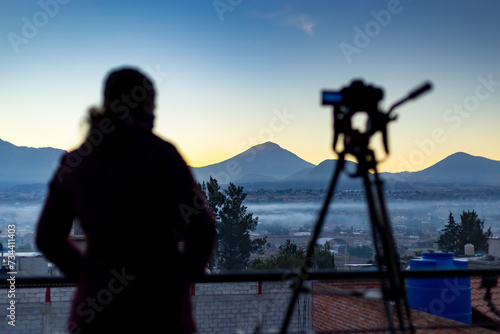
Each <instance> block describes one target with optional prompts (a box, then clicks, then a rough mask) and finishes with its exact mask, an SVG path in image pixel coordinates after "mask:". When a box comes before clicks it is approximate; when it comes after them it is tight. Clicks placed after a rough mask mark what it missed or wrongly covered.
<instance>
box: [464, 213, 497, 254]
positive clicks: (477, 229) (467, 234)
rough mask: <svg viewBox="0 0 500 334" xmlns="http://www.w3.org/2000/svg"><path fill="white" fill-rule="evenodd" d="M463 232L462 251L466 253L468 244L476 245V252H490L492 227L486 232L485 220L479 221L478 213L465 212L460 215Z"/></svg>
mask: <svg viewBox="0 0 500 334" xmlns="http://www.w3.org/2000/svg"><path fill="white" fill-rule="evenodd" d="M460 221H461V223H462V231H461V233H460V238H459V240H460V247H461V249H460V251H461V252H463V251H464V247H465V245H466V244H472V245H474V249H475V251H476V252H487V251H488V238H489V237H491V235H492V233H491V227H490V228H488V230H487V231H486V232H484V219H483V220H481V219H479V217H478V215H477V213H476V211H474V210H472V211H467V212H465V211H463V213H462V214H461V215H460Z"/></svg>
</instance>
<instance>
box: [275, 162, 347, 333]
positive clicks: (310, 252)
mask: <svg viewBox="0 0 500 334" xmlns="http://www.w3.org/2000/svg"><path fill="white" fill-rule="evenodd" d="M344 163H345V154H342V153H341V154H339V159H338V160H337V166H336V167H335V172H334V174H333V177H332V180H331V182H330V186H329V187H328V192H327V194H326V197H325V200H324V203H323V207H322V208H321V213H320V216H319V219H318V221H317V222H316V225H315V227H314V233H313V235H312V237H311V239H310V240H309V245H308V247H307V251H306V258H305V259H304V263H303V264H302V266H301V268H300V275H299V281H298V285H297V287H296V288H295V290H294V291H293V294H292V299H291V300H290V304H289V305H288V310H287V313H286V316H285V320H284V321H283V325H282V327H281V333H282V334H285V333H286V331H287V329H288V324H289V323H290V319H291V318H292V313H293V308H294V307H295V303H296V301H297V298H298V296H299V293H300V292H301V291H302V284H303V282H304V280H305V279H307V277H308V275H309V274H308V270H309V269H310V263H311V261H312V259H313V257H314V247H315V246H316V242H317V241H318V238H319V235H320V234H321V230H322V228H323V222H324V220H325V217H326V214H327V212H328V206H329V204H330V202H331V200H332V197H333V194H334V192H335V188H336V186H337V183H338V179H339V176H340V172H341V171H342V169H343V168H344Z"/></svg>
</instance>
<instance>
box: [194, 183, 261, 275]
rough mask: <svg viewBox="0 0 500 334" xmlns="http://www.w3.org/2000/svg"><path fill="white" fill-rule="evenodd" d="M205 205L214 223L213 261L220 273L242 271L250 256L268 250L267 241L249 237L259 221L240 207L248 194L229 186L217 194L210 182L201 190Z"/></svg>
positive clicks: (216, 187) (217, 187) (218, 187)
mask: <svg viewBox="0 0 500 334" xmlns="http://www.w3.org/2000/svg"><path fill="white" fill-rule="evenodd" d="M202 188H203V190H204V191H205V193H206V195H207V201H208V203H209V206H210V208H211V209H212V211H213V212H214V215H215V217H216V220H217V230H218V231H217V232H218V239H219V240H218V246H217V248H216V251H215V258H216V261H217V262H218V264H217V265H218V267H219V269H221V270H243V269H246V268H247V267H248V264H249V259H250V255H251V254H260V253H262V252H263V251H264V250H265V249H266V248H267V246H268V243H267V237H264V238H255V239H252V238H251V237H250V232H251V231H255V229H256V228H257V223H258V218H254V217H253V214H252V213H247V207H246V206H244V205H243V201H244V200H245V199H246V197H247V194H246V193H244V192H243V187H241V186H235V185H234V184H233V183H230V184H229V186H228V187H227V189H226V190H224V191H223V192H222V191H221V190H220V186H219V185H218V183H217V180H216V179H213V178H210V181H209V182H208V183H206V184H205V183H204V184H203V186H202Z"/></svg>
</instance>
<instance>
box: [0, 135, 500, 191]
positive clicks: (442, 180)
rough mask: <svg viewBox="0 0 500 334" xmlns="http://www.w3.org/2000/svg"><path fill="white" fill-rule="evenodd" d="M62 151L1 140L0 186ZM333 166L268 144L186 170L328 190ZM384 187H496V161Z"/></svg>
mask: <svg viewBox="0 0 500 334" xmlns="http://www.w3.org/2000/svg"><path fill="white" fill-rule="evenodd" d="M65 152H66V151H64V150H60V149H54V148H50V147H44V148H33V147H26V146H16V145H14V144H11V143H9V142H7V141H4V140H2V139H0V157H1V159H0V188H5V187H6V186H16V185H21V184H24V185H26V184H34V183H47V182H48V181H49V179H50V177H51V176H52V174H53V172H54V170H55V168H56V166H57V164H58V162H59V159H60V157H61V156H62V154H63V153H65ZM336 163H337V160H336V159H326V160H324V161H322V162H321V163H319V164H318V165H314V164H312V163H310V162H307V161H306V160H304V159H302V158H300V157H299V156H297V155H296V154H294V153H293V152H291V151H289V150H286V149H284V148H282V147H281V146H280V145H278V144H276V143H273V142H266V143H262V144H259V145H255V146H252V147H251V148H249V149H247V150H245V151H243V152H241V153H239V154H237V155H235V156H233V157H231V158H229V159H226V160H223V161H221V162H218V163H215V164H211V165H207V166H202V167H190V169H191V170H192V173H193V175H194V177H195V178H196V180H197V181H198V182H200V183H202V182H206V181H208V180H209V179H210V177H214V178H216V179H217V180H218V181H219V183H220V184H221V185H223V184H228V183H229V182H232V183H237V184H241V185H243V186H245V187H254V188H255V187H270V188H297V189H299V188H301V189H303V188H311V189H313V188H326V187H327V186H328V183H329V181H330V178H331V176H332V174H333V170H334V168H335V165H336ZM356 166H357V165H356V163H354V162H351V161H346V170H349V171H354V170H355V169H356ZM345 174H346V173H342V176H341V178H340V180H339V188H338V189H351V190H357V189H361V182H359V180H358V179H353V178H350V177H347V175H345ZM380 176H381V179H382V180H383V181H385V184H386V186H387V188H389V189H393V190H400V189H415V188H418V187H439V186H456V187H467V186H494V187H497V186H498V187H500V161H497V160H492V159H488V158H485V157H481V156H474V155H471V154H469V153H465V152H456V153H453V154H451V155H449V156H447V157H446V158H444V159H442V160H441V161H439V162H437V163H435V164H433V165H432V166H429V167H427V168H425V169H422V170H420V171H416V172H400V173H389V172H382V173H380Z"/></svg>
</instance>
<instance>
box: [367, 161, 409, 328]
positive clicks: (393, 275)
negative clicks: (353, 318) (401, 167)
mask: <svg viewBox="0 0 500 334" xmlns="http://www.w3.org/2000/svg"><path fill="white" fill-rule="evenodd" d="M372 178H373V179H374V180H371V179H372ZM363 179H364V184H365V188H366V196H367V201H368V207H369V211H370V218H371V222H372V231H373V238H374V243H375V249H376V251H377V256H378V262H379V269H380V273H381V285H382V290H383V292H384V301H385V304H386V315H387V323H388V325H389V327H390V329H391V332H392V331H394V325H393V319H392V312H389V311H391V310H390V305H389V302H390V301H393V302H394V303H395V306H396V310H397V316H398V320H399V327H400V330H401V331H402V332H405V324H404V317H403V312H402V309H401V301H403V304H404V307H405V309H406V313H407V321H408V324H409V327H410V330H411V332H413V326H412V323H411V318H410V310H409V308H408V305H407V301H406V295H405V290H404V282H403V281H402V279H401V275H400V269H399V263H398V256H397V253H396V251H395V248H394V246H395V242H394V237H393V235H392V227H391V224H390V221H389V218H388V214H387V209H386V205H385V202H384V196H383V192H382V185H381V181H380V179H379V176H378V173H377V171H376V169H375V172H374V174H370V173H368V170H365V171H364V172H363ZM379 242H380V243H379ZM383 266H385V267H387V271H386V272H384V271H383ZM386 280H388V284H389V286H388V287H387V286H385V284H386Z"/></svg>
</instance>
